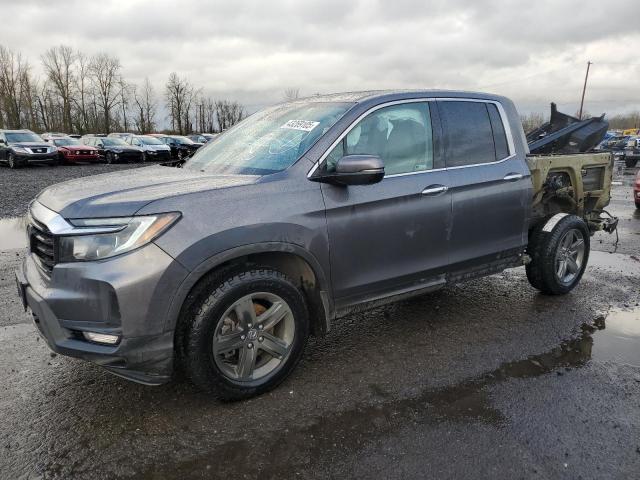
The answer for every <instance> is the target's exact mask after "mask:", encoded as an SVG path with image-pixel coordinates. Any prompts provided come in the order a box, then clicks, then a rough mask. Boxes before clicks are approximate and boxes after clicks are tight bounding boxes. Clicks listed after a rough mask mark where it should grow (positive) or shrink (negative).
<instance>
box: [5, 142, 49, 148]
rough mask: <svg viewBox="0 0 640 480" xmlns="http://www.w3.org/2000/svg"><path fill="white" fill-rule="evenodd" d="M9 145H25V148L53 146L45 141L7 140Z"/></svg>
mask: <svg viewBox="0 0 640 480" xmlns="http://www.w3.org/2000/svg"><path fill="white" fill-rule="evenodd" d="M9 145H11V146H12V147H27V148H42V147H53V145H51V144H50V143H47V142H9Z"/></svg>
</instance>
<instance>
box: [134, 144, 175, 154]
mask: <svg viewBox="0 0 640 480" xmlns="http://www.w3.org/2000/svg"><path fill="white" fill-rule="evenodd" d="M140 148H142V149H143V150H146V151H152V152H155V151H163V150H171V149H170V148H169V145H143V146H142V147H140Z"/></svg>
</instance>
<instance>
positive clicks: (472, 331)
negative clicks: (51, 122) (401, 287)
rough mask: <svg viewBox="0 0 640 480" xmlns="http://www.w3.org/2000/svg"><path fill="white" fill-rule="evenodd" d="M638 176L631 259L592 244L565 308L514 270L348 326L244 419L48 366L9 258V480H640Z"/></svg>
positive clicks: (626, 200)
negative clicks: (19, 296)
mask: <svg viewBox="0 0 640 480" xmlns="http://www.w3.org/2000/svg"><path fill="white" fill-rule="evenodd" d="M63 168H67V167H63ZM69 168H73V167H69ZM91 168H94V166H91ZM61 170H62V169H60V171H61ZM7 173H13V172H9V171H8V170H7V171H3V170H0V178H2V181H3V182H6V183H12V182H11V181H8V180H6V177H5V174H7ZM38 173H39V172H38ZM74 173H77V172H74ZM627 173H628V175H626V176H625V185H623V186H620V187H615V190H614V198H613V201H612V204H611V206H610V211H611V212H612V213H613V214H614V215H618V216H620V218H621V229H620V243H619V244H618V246H617V247H615V246H614V245H613V243H612V242H613V240H614V239H613V238H611V237H609V236H607V235H606V234H601V233H599V234H597V235H596V236H595V237H594V239H593V240H592V246H593V249H594V250H595V251H594V252H592V257H591V259H590V264H589V268H588V269H587V273H586V275H585V277H584V279H583V281H582V283H581V284H580V285H579V286H578V287H577V288H576V289H575V290H574V291H573V292H572V293H571V294H570V295H567V296H564V297H547V296H543V295H540V294H538V293H537V292H536V291H535V290H533V289H532V288H531V287H530V286H529V285H528V283H527V281H526V277H525V275H524V271H523V269H514V270H510V271H506V272H504V273H502V274H499V275H494V276H492V277H488V278H486V279H481V280H477V281H473V282H469V283H466V284H461V285H457V286H454V287H450V288H446V289H444V290H441V291H439V292H436V293H434V294H430V295H426V296H423V297H420V298H417V299H414V300H411V301H407V302H402V303H398V304H395V305H390V306H387V307H384V308H379V309H376V310H373V311H370V312H365V313H362V314H357V315H353V316H350V317H347V318H344V319H341V320H339V321H337V322H336V323H335V325H334V329H333V330H332V331H331V333H330V334H329V335H328V336H327V338H324V339H313V340H312V341H311V342H310V343H309V345H308V347H307V349H306V352H305V355H304V358H303V360H302V362H301V363H300V365H299V367H298V368H297V370H296V371H295V372H294V374H293V375H292V376H291V377H290V378H289V379H288V380H287V381H286V382H285V383H284V384H283V385H281V386H280V387H279V388H278V389H276V390H275V391H273V392H271V393H269V394H266V395H264V396H262V397H259V398H255V399H252V400H249V401H246V402H240V403H232V404H222V403H219V402H216V401H214V400H212V399H210V398H209V397H207V396H206V395H204V394H202V393H200V392H198V391H197V390H196V389H195V388H194V387H192V386H191V385H190V384H188V383H186V382H184V381H175V382H172V383H170V384H168V385H164V386H161V387H155V388H152V387H144V386H140V385H136V384H133V383H129V382H127V381H125V380H121V379H119V378H116V377H114V376H112V375H110V374H108V373H106V372H105V371H103V370H102V369H100V368H99V367H97V366H94V365H92V364H89V363H85V362H82V361H79V360H74V359H70V358H66V357H62V356H52V355H51V354H50V352H49V350H48V349H47V347H46V346H45V345H43V344H42V341H41V340H39V337H38V336H37V334H36V333H35V329H34V328H33V327H32V325H31V324H30V320H29V318H28V317H27V316H26V314H24V313H23V312H22V311H21V309H20V308H19V305H18V302H17V296H16V294H15V292H14V288H15V287H14V285H13V277H12V274H11V272H12V270H13V268H14V267H15V265H16V264H17V262H18V260H19V258H20V253H19V252H18V251H15V250H5V251H4V252H1V253H0V339H1V340H2V345H3V347H2V349H1V350H0V381H1V384H2V386H3V388H2V389H1V390H0V418H2V428H0V478H31V477H44V478H60V479H63V478H64V479H66V478H114V477H122V478H128V477H136V478H147V479H156V478H157V479H165V478H183V479H191V478H194V479H195V478H226V479H229V478H366V479H369V478H543V479H547V478H549V479H550V478H553V479H555V478H567V479H575V478H585V479H587V478H620V479H622V478H637V476H638V472H639V471H640V357H639V352H640V307H639V305H640V214H639V213H638V212H636V210H635V209H634V207H633V203H632V200H631V196H630V183H631V178H632V177H631V173H632V172H630V171H628V172H627ZM14 180H15V179H14ZM42 181H43V185H44V179H43V180H42ZM51 183H53V182H51ZM14 188H15V190H14V191H24V187H23V190H21V188H20V187H19V186H15V187H14ZM3 201H4V200H3ZM24 204H26V198H25V199H23V200H22V203H20V202H18V203H16V204H15V205H13V206H11V209H7V210H2V213H4V215H7V213H8V214H10V215H14V214H15V213H19V212H20V211H21V210H20V209H21V208H22V209H24ZM3 205H4V204H3ZM3 208H4V207H3ZM614 251H615V253H611V252H614Z"/></svg>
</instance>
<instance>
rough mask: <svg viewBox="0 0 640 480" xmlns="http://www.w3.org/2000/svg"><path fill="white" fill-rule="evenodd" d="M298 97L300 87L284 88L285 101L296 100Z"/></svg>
mask: <svg viewBox="0 0 640 480" xmlns="http://www.w3.org/2000/svg"><path fill="white" fill-rule="evenodd" d="M297 98H300V89H299V88H286V89H285V90H284V99H285V100H286V101H288V102H289V101H291V100H296V99H297Z"/></svg>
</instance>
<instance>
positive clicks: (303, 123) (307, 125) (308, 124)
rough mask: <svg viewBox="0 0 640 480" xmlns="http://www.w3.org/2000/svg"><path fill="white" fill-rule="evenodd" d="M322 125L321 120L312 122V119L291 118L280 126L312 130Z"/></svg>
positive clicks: (304, 130) (306, 130) (290, 128)
mask: <svg viewBox="0 0 640 480" xmlns="http://www.w3.org/2000/svg"><path fill="white" fill-rule="evenodd" d="M318 125H320V122H312V121H311V120H289V121H288V122H287V123H285V124H284V125H282V126H281V127H280V128H286V129H288V130H302V131H303V132H310V131H311V130H313V129H314V128H316V127H317V126H318Z"/></svg>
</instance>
